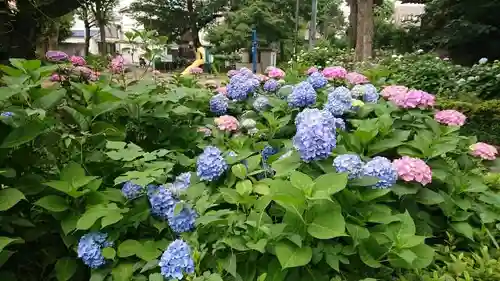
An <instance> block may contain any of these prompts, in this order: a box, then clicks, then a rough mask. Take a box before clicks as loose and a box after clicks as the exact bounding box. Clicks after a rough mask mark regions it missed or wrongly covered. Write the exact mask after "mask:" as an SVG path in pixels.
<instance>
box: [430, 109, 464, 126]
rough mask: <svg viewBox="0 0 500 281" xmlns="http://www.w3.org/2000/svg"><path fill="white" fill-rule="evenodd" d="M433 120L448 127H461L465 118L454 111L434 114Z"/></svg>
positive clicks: (449, 110)
mask: <svg viewBox="0 0 500 281" xmlns="http://www.w3.org/2000/svg"><path fill="white" fill-rule="evenodd" d="M434 119H436V121H438V122H439V123H441V124H445V125H448V126H463V125H464V124H465V120H466V119H467V117H465V115H463V114H462V113H460V112H458V111H456V110H451V109H448V110H441V111H438V112H436V114H434Z"/></svg>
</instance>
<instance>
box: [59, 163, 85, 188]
mask: <svg viewBox="0 0 500 281" xmlns="http://www.w3.org/2000/svg"><path fill="white" fill-rule="evenodd" d="M83 177H85V170H84V169H83V168H82V166H81V165H80V164H78V163H75V162H70V163H69V164H67V165H66V166H64V169H63V170H62V171H61V180H63V181H66V182H69V183H72V182H73V181H75V180H77V179H80V178H83Z"/></svg>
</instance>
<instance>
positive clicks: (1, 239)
mask: <svg viewBox="0 0 500 281" xmlns="http://www.w3.org/2000/svg"><path fill="white" fill-rule="evenodd" d="M23 242H24V240H23V239H21V238H10V237H5V236H0V252H1V251H3V248H5V247H6V246H7V245H9V244H12V243H23Z"/></svg>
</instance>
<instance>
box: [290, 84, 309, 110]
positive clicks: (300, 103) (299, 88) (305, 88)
mask: <svg viewBox="0 0 500 281" xmlns="http://www.w3.org/2000/svg"><path fill="white" fill-rule="evenodd" d="M287 100H288V106H289V107H292V108H293V107H307V106H310V105H313V104H315V103H316V91H315V90H314V88H313V86H311V84H309V83H307V82H305V81H304V82H300V83H299V84H297V85H296V86H295V87H293V90H292V93H291V94H290V95H289V96H288V97H287Z"/></svg>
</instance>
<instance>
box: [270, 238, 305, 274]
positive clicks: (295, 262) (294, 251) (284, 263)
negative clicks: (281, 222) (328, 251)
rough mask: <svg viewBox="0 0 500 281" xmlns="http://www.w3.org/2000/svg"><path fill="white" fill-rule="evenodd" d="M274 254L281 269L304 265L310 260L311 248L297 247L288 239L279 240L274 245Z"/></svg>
mask: <svg viewBox="0 0 500 281" xmlns="http://www.w3.org/2000/svg"><path fill="white" fill-rule="evenodd" d="M275 252H276V256H277V257H278V260H279V262H280V264H281V268H282V269H286V268H290V267H298V266H304V265H306V264H308V263H309V262H310V261H311V258H312V249H311V248H310V247H308V246H304V247H298V246H297V245H295V244H293V243H290V242H288V241H280V242H278V244H276V247H275Z"/></svg>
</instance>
